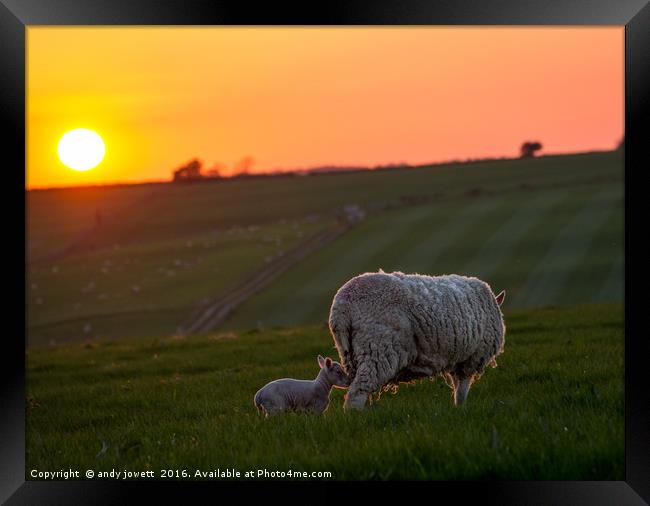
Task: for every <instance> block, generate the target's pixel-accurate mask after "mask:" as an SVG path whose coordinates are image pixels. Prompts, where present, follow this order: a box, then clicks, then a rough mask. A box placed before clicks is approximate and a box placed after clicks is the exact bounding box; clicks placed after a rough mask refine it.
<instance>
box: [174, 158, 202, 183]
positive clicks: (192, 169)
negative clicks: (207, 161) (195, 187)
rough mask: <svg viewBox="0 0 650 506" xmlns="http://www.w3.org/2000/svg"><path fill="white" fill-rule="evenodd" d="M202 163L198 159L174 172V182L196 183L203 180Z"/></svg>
mask: <svg viewBox="0 0 650 506" xmlns="http://www.w3.org/2000/svg"><path fill="white" fill-rule="evenodd" d="M201 166H202V163H201V161H200V160H199V159H198V158H195V159H194V160H191V161H189V162H187V163H186V164H185V165H183V166H181V167H179V168H178V169H176V170H175V171H174V181H195V180H197V179H201V178H202V177H203V176H202V175H201Z"/></svg>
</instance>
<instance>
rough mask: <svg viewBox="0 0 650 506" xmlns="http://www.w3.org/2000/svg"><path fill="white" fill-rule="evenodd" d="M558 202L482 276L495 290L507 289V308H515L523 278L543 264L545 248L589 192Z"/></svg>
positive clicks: (565, 193) (564, 198)
mask: <svg viewBox="0 0 650 506" xmlns="http://www.w3.org/2000/svg"><path fill="white" fill-rule="evenodd" d="M562 195H563V196H562V197H561V200H560V201H559V202H558V203H557V204H556V205H555V206H554V207H553V208H552V210H551V211H550V212H548V213H547V215H546V217H545V218H544V220H542V221H540V222H538V223H537V224H535V225H532V226H531V227H530V228H529V229H528V230H527V231H525V233H524V235H523V237H522V238H521V239H520V240H519V241H518V242H517V243H516V244H514V245H513V246H512V247H511V248H510V250H509V251H508V256H507V257H506V258H505V259H504V261H503V262H502V263H501V265H500V266H499V267H498V268H497V269H496V270H495V271H494V272H493V273H492V274H489V275H486V276H483V279H484V280H485V281H487V282H488V283H490V285H491V286H493V287H494V288H495V290H501V289H504V288H505V289H506V291H507V293H508V295H507V296H506V305H507V307H513V306H514V307H516V304H513V301H515V300H516V295H517V294H518V293H519V292H520V291H521V288H522V286H523V285H524V284H525V281H526V278H527V277H528V275H529V274H530V272H532V271H533V270H534V269H535V268H536V267H537V265H538V264H539V262H541V261H542V259H543V257H544V254H545V253H546V249H547V247H548V245H549V244H550V243H551V242H552V241H554V240H555V238H556V236H557V233H558V232H557V231H558V230H561V229H562V228H563V227H564V226H566V224H567V223H568V222H569V221H570V220H571V219H572V218H573V216H574V215H575V214H576V213H577V212H578V211H579V210H580V209H581V208H582V207H583V206H584V205H585V202H587V201H589V200H590V199H591V193H588V192H585V191H582V192H565V191H563V192H562Z"/></svg>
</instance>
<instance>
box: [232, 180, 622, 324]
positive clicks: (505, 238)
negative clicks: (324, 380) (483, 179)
mask: <svg viewBox="0 0 650 506" xmlns="http://www.w3.org/2000/svg"><path fill="white" fill-rule="evenodd" d="M622 191H623V188H622V185H620V184H611V183H608V184H603V185H593V186H590V187H587V188H575V189H567V188H550V189H546V190H539V191H536V192H510V193H506V194H497V195H493V196H490V195H486V196H481V197H475V198H469V197H458V198H447V199H441V200H439V201H437V202H435V203H432V204H430V205H422V206H417V207H412V208H407V209H398V210H393V211H390V212H386V213H382V214H380V215H377V216H376V217H374V218H372V219H369V220H367V221H366V222H364V223H362V224H361V225H359V226H358V227H356V228H355V229H353V230H352V231H350V232H348V233H347V234H346V235H344V236H343V237H341V238H340V239H339V240H337V241H335V242H333V243H331V244H329V245H328V246H327V247H325V248H323V249H322V250H320V251H319V252H317V253H316V254H314V255H312V256H310V257H309V258H307V259H306V260H304V261H303V262H302V263H301V264H300V265H297V266H296V267H294V268H293V269H292V270H290V271H288V272H287V273H285V274H284V275H283V276H281V277H280V278H278V279H277V280H276V282H275V283H274V284H272V285H271V286H270V287H269V288H267V289H266V290H265V291H264V292H261V293H259V294H257V295H255V296H254V297H252V298H250V299H249V300H248V301H246V302H245V303H244V304H243V305H242V306H241V307H240V308H239V309H238V310H237V312H236V313H235V314H234V315H233V316H232V317H231V319H230V320H229V321H228V322H226V325H225V327H224V328H228V329H248V328H252V327H255V325H257V322H261V324H262V325H265V326H273V325H304V324H311V323H320V322H323V321H325V320H326V319H327V316H328V311H329V307H330V305H331V301H332V297H333V295H334V294H335V293H336V291H337V290H338V288H339V287H340V286H341V285H343V284H344V283H345V282H346V281H347V280H348V279H350V278H351V277H353V276H355V275H357V274H359V273H361V272H368V271H370V272H372V271H377V270H378V269H379V268H382V269H384V270H385V271H387V272H391V271H394V270H399V271H403V272H407V273H411V272H420V273H426V274H445V273H458V274H466V275H471V276H478V277H480V278H481V279H484V280H485V281H487V282H488V283H490V285H491V286H492V287H493V288H494V289H495V290H502V289H505V290H506V292H507V296H506V297H507V300H508V304H509V306H510V307H520V308H525V307H543V306H545V305H553V304H567V305H571V304H576V303H585V302H595V301H601V300H607V301H620V300H622V298H623V290H622V275H621V268H622V255H621V254H620V253H621V252H622V250H623V205H622ZM617 274H618V277H616V276H617ZM612 278H613V279H612ZM616 280H620V282H619V283H618V284H615V283H616ZM607 287H609V288H607Z"/></svg>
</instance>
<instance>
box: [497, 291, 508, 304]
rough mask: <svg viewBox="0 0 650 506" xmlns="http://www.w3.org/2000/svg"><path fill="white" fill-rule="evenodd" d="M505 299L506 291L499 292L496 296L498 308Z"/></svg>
mask: <svg viewBox="0 0 650 506" xmlns="http://www.w3.org/2000/svg"><path fill="white" fill-rule="evenodd" d="M505 298H506V291H505V290H501V292H500V293H499V295H497V296H496V299H497V304H499V306H500V305H501V304H503V301H504V300H505Z"/></svg>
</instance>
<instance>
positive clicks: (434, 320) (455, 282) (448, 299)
mask: <svg viewBox="0 0 650 506" xmlns="http://www.w3.org/2000/svg"><path fill="white" fill-rule="evenodd" d="M504 298H505V291H503V292H501V293H500V294H499V295H498V296H495V295H494V293H493V292H492V289H491V288H490V286H489V285H488V284H487V283H485V282H484V281H481V280H479V279H477V278H472V277H465V276H458V275H455V274H452V275H446V276H426V275H419V274H409V275H407V274H404V273H401V272H393V273H392V274H388V273H384V272H383V271H380V272H378V273H366V274H361V275H359V276H356V277H354V278H352V279H351V280H350V281H348V282H347V283H345V284H344V285H343V286H342V287H341V288H340V289H339V291H338V292H337V293H336V295H335V297H334V301H333V302H332V307H331V311H330V317H329V326H330V331H331V332H332V336H333V337H334V342H335V345H336V348H337V350H338V352H339V355H340V357H341V363H342V364H343V366H344V368H345V370H346V372H347V373H348V376H349V377H350V388H349V390H348V393H347V395H346V398H345V408H346V409H349V408H363V406H364V405H365V404H366V401H367V400H368V397H369V395H370V394H372V393H373V392H376V391H379V390H380V389H382V387H383V388H384V389H387V388H391V387H396V386H397V385H398V384H399V383H400V382H411V381H413V380H416V379H420V378H424V377H431V376H436V375H439V374H440V375H443V376H444V377H445V379H446V380H447V384H448V385H449V386H450V387H452V389H453V394H454V402H455V404H456V405H460V404H463V403H464V402H465V399H466V398H467V393H468V391H469V387H470V385H471V384H472V383H473V382H474V381H476V380H477V379H478V378H480V377H481V375H482V374H483V372H484V371H485V367H486V366H487V365H488V364H490V365H492V367H496V357H497V355H499V354H500V353H502V352H503V346H504V341H505V339H504V336H505V324H504V322H503V315H502V314H501V309H500V307H499V306H500V305H501V304H502V303H503V300H504Z"/></svg>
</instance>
